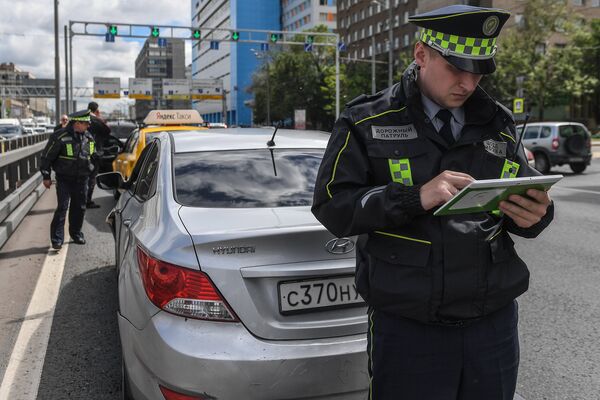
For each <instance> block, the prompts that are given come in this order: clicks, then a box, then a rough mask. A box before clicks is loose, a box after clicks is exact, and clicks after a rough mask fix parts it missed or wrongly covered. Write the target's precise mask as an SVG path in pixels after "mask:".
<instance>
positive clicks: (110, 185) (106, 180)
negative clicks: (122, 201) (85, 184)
mask: <svg viewBox="0 0 600 400" xmlns="http://www.w3.org/2000/svg"><path fill="white" fill-rule="evenodd" d="M123 183H124V181H123V175H121V173H120V172H105V173H103V174H98V176H96V184H97V185H98V187H99V188H100V189H104V190H116V189H120V188H122V187H123Z"/></svg>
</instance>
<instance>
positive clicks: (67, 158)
mask: <svg viewBox="0 0 600 400" xmlns="http://www.w3.org/2000/svg"><path fill="white" fill-rule="evenodd" d="M58 158H62V159H64V160H75V157H66V156H58Z"/></svg>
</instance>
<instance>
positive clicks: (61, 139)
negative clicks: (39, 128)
mask: <svg viewBox="0 0 600 400" xmlns="http://www.w3.org/2000/svg"><path fill="white" fill-rule="evenodd" d="M89 126H90V112H89V110H84V111H78V112H76V113H73V114H71V115H69V123H68V124H67V126H66V127H64V128H62V129H59V130H57V131H56V132H54V133H53V134H52V135H51V136H50V138H49V139H48V143H47V144H46V148H45V149H44V150H43V151H42V159H41V165H40V171H41V173H42V177H43V183H44V186H45V187H46V188H47V189H49V188H50V186H51V185H52V181H51V179H50V172H51V169H52V170H54V172H55V175H56V196H57V200H58V205H57V207H56V211H55V212H54V218H53V219H52V223H51V225H50V241H51V242H52V248H53V249H55V250H58V249H60V248H61V247H62V244H63V241H64V236H65V232H64V231H65V218H66V216H67V209H68V210H69V235H70V236H71V238H72V239H73V242H74V243H76V244H85V238H84V236H83V232H81V227H82V226H83V218H84V216H85V208H86V207H85V204H86V195H87V183H88V178H89V175H90V173H91V172H92V171H93V163H92V156H93V155H94V153H95V142H94V137H93V136H92V135H91V134H90V133H89V132H88V131H87V129H88V128H89ZM69 203H70V205H69Z"/></svg>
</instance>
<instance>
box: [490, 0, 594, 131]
mask: <svg viewBox="0 0 600 400" xmlns="http://www.w3.org/2000/svg"><path fill="white" fill-rule="evenodd" d="M523 17H524V20H525V24H524V26H523V27H515V28H513V29H511V30H509V31H508V32H506V33H505V34H504V35H503V36H502V37H501V38H500V40H499V51H498V54H497V55H496V63H497V65H498V67H497V70H496V72H495V73H494V74H492V75H490V76H488V77H486V78H485V79H484V80H483V81H482V86H483V87H484V89H485V90H486V91H488V93H490V94H492V95H493V96H494V97H496V98H498V99H500V100H501V101H503V102H505V103H510V102H511V101H510V100H511V99H512V98H513V97H515V95H516V92H517V88H518V87H517V82H516V78H517V77H518V76H523V77H524V81H523V89H524V97H525V99H526V102H527V103H528V104H529V105H532V104H534V105H537V106H538V109H539V115H538V118H539V119H543V112H544V108H545V107H547V106H553V105H562V104H568V103H569V102H570V99H571V97H581V96H583V95H585V94H588V93H591V92H592V91H593V90H594V87H595V86H597V84H598V80H597V79H596V78H595V77H594V76H593V74H590V72H591V71H590V69H589V67H588V66H589V64H586V62H585V57H584V55H585V52H584V50H583V49H582V48H581V44H582V43H588V42H589V40H590V39H589V36H590V32H589V31H588V30H586V27H585V26H583V25H582V24H581V23H580V22H579V20H577V19H576V16H574V15H573V14H569V12H568V9H567V7H566V4H565V3H564V2H558V1H555V0H531V1H528V2H527V3H526V5H525V10H524V13H523ZM555 42H556V43H565V44H564V45H563V44H559V45H553V44H552V43H555Z"/></svg>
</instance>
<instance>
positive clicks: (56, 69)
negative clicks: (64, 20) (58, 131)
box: [54, 0, 60, 123]
mask: <svg viewBox="0 0 600 400" xmlns="http://www.w3.org/2000/svg"><path fill="white" fill-rule="evenodd" d="M54 90H55V91H56V94H55V96H54V101H55V102H56V104H55V105H54V109H55V110H54V118H55V121H56V123H58V121H60V57H59V54H58V0H54Z"/></svg>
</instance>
